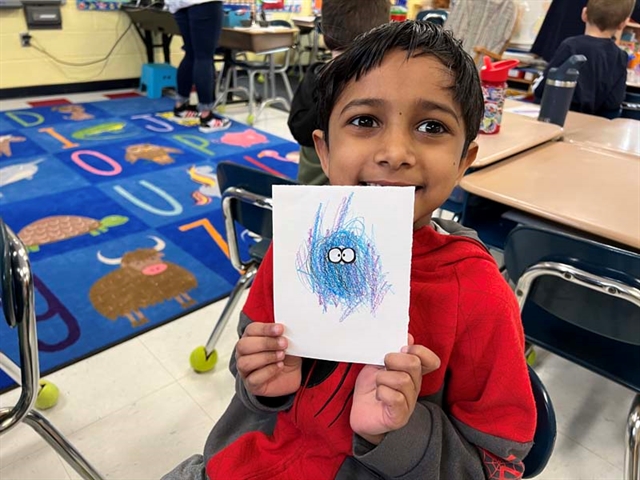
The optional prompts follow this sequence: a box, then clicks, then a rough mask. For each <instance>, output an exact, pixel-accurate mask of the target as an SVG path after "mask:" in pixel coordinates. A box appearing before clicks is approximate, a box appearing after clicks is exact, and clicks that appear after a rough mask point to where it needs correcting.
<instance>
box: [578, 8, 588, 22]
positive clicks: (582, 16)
mask: <svg viewBox="0 0 640 480" xmlns="http://www.w3.org/2000/svg"><path fill="white" fill-rule="evenodd" d="M580 18H581V19H582V21H583V22H584V23H587V22H588V20H587V7H584V8H583V9H582V13H581V14H580Z"/></svg>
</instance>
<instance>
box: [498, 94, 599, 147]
mask: <svg viewBox="0 0 640 480" xmlns="http://www.w3.org/2000/svg"><path fill="white" fill-rule="evenodd" d="M504 108H505V110H506V111H508V112H510V113H517V114H519V115H524V116H527V117H531V118H534V119H536V118H538V112H540V105H536V104H535V103H530V102H520V101H518V100H512V99H510V98H508V99H507V100H506V101H505V105H504ZM610 121H611V120H608V119H606V118H603V117H597V116H595V115H587V114H586V113H578V112H568V113H567V119H566V120H565V122H564V127H563V129H564V133H563V137H564V136H566V135H569V134H571V133H575V132H578V131H580V130H582V129H584V128H590V127H595V126H598V125H607V124H608V123H609V122H610Z"/></svg>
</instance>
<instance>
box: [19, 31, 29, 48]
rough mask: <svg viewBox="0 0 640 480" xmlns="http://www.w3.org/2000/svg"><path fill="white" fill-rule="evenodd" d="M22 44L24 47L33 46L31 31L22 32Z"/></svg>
mask: <svg viewBox="0 0 640 480" xmlns="http://www.w3.org/2000/svg"><path fill="white" fill-rule="evenodd" d="M20 45H22V46H23V47H30V46H31V34H30V33H29V32H26V33H21V34H20Z"/></svg>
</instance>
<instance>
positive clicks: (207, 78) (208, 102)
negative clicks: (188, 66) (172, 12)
mask: <svg viewBox="0 0 640 480" xmlns="http://www.w3.org/2000/svg"><path fill="white" fill-rule="evenodd" d="M223 15H224V11H223V7H222V2H217V1H214V2H205V3H201V4H198V5H194V6H192V7H189V26H190V34H191V42H192V46H193V58H194V60H193V71H192V76H193V82H194V84H195V86H196V92H198V110H199V111H200V116H201V117H208V116H209V113H210V112H211V109H212V108H213V104H214V98H215V96H214V91H213V90H214V84H215V70H214V68H213V55H214V54H215V51H216V47H217V45H218V40H219V39H220V33H221V32H222V20H223Z"/></svg>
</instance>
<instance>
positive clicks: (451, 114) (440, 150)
mask: <svg viewBox="0 0 640 480" xmlns="http://www.w3.org/2000/svg"><path fill="white" fill-rule="evenodd" d="M406 55H407V54H406V52H404V51H392V52H390V53H388V54H387V55H386V56H385V58H384V60H383V62H382V65H381V66H380V67H379V68H376V69H373V70H371V71H370V72H369V73H368V74H367V75H365V76H364V77H362V78H361V79H360V80H358V81H357V82H356V81H351V82H350V83H349V84H348V85H347V86H346V88H345V89H344V91H343V92H342V94H341V95H340V97H339V98H338V100H337V101H336V103H335V105H334V107H333V111H332V112H331V116H330V118H329V143H328V145H327V142H326V141H325V139H324V135H323V132H322V131H321V130H316V131H315V132H314V141H315V145H316V151H317V152H318V155H319V157H320V162H321V164H322V169H323V170H324V172H325V174H326V175H327V177H328V178H329V180H330V182H331V184H332V185H399V186H415V187H416V193H415V201H414V217H413V222H414V228H415V229H417V228H420V227H422V226H424V225H427V224H428V223H429V222H430V221H431V214H432V213H433V211H434V210H436V209H437V208H438V207H439V206H440V205H442V204H443V203H444V201H445V200H446V199H447V198H448V197H449V195H450V193H451V191H452V190H453V187H454V186H455V184H456V183H457V181H458V180H459V179H460V178H461V177H462V175H463V174H464V172H465V170H466V169H467V167H468V166H469V165H470V164H471V163H472V162H473V160H474V159H475V157H476V153H477V145H475V143H472V144H471V145H470V146H469V150H468V153H467V154H466V155H465V156H464V157H462V151H463V149H464V142H465V125H464V121H463V119H462V115H461V112H460V109H459V107H458V105H457V104H456V102H454V100H453V95H452V91H451V89H450V87H451V85H452V82H453V79H452V77H451V75H450V74H449V72H448V71H447V70H446V68H445V67H444V66H443V65H442V64H441V63H440V61H439V60H438V59H436V58H434V57H431V56H420V57H412V58H411V59H409V60H408V61H407V59H406Z"/></svg>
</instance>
